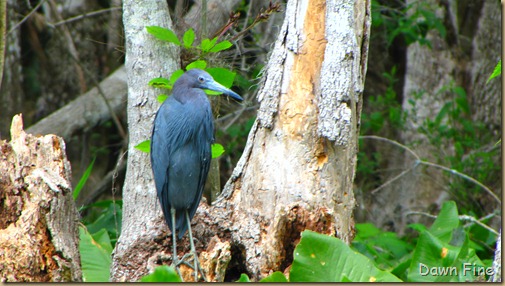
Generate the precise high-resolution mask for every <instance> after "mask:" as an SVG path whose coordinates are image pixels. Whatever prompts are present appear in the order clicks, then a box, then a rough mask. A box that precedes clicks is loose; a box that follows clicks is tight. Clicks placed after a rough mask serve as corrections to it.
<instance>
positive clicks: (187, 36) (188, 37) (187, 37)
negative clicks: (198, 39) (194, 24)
mask: <svg viewBox="0 0 505 286" xmlns="http://www.w3.org/2000/svg"><path fill="white" fill-rule="evenodd" d="M194 41H195V32H194V31H193V29H192V28H189V30H187V31H186V32H185V33H184V35H183V36H182V42H183V43H184V47H185V48H186V49H189V48H191V45H193V42H194Z"/></svg>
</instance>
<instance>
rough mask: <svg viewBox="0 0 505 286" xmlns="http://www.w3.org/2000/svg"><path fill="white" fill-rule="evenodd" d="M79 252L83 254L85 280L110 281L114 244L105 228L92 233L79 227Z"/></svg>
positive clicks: (82, 265) (83, 275)
mask: <svg viewBox="0 0 505 286" xmlns="http://www.w3.org/2000/svg"><path fill="white" fill-rule="evenodd" d="M79 238H80V240H79V252H80V254H81V267H82V277H83V281H84V282H108V281H109V276H110V275H109V269H110V264H111V253H112V245H111V243H110V239H109V235H108V233H107V231H106V230H105V229H102V230H100V231H98V232H97V233H95V234H93V235H91V234H90V233H89V232H88V230H86V228H84V227H82V226H81V227H79Z"/></svg>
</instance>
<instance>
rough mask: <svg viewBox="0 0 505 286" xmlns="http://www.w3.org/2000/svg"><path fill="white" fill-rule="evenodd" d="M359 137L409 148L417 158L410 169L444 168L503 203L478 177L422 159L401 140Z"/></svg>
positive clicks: (371, 136) (380, 187) (367, 136)
mask: <svg viewBox="0 0 505 286" xmlns="http://www.w3.org/2000/svg"><path fill="white" fill-rule="evenodd" d="M359 138H360V139H375V140H380V141H386V142H388V143H391V144H393V145H395V146H398V147H400V148H402V149H404V150H407V151H408V152H409V153H410V154H411V155H412V156H414V157H415V158H416V161H415V162H414V165H413V166H412V167H411V168H409V170H410V169H413V168H415V167H417V165H418V164H419V165H426V166H431V167H435V168H439V169H442V170H444V171H446V172H449V173H451V174H454V175H457V176H460V177H462V178H463V179H466V180H468V181H470V182H472V183H474V184H476V185H477V186H479V187H481V188H482V189H484V190H485V191H486V192H487V193H488V194H489V195H490V196H492V197H493V198H494V199H495V200H496V201H497V202H498V203H500V204H501V200H500V198H498V196H497V195H496V194H495V193H493V191H491V189H489V188H488V187H486V186H485V185H484V184H482V183H481V182H479V181H477V180H476V179H474V178H472V177H470V176H468V175H465V174H463V173H461V172H458V171H456V170H454V169H451V168H447V167H445V166H442V165H439V164H435V163H431V162H428V161H424V160H421V158H420V157H419V156H418V155H417V154H416V153H415V152H414V151H412V149H410V148H409V147H407V146H405V145H403V144H401V143H399V142H397V141H395V140H391V139H388V138H384V137H380V136H375V135H364V136H360V137H359ZM409 170H407V171H409ZM405 173H406V172H405V171H404V172H402V173H401V174H400V175H398V176H396V177H394V178H393V179H392V181H394V180H397V179H398V178H399V177H401V176H403V175H404V174H405ZM390 183H391V182H390V181H388V182H386V183H385V184H383V185H381V186H379V187H378V188H376V189H375V190H373V191H372V192H377V191H378V190H379V189H382V188H383V187H384V186H386V185H388V184H390Z"/></svg>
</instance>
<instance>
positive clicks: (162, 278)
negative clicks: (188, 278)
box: [140, 265, 182, 282]
mask: <svg viewBox="0 0 505 286" xmlns="http://www.w3.org/2000/svg"><path fill="white" fill-rule="evenodd" d="M140 282H182V280H181V278H180V277H179V275H177V272H176V271H175V269H174V268H173V267H169V266H167V265H161V266H158V267H156V268H155V269H154V272H153V273H151V274H149V275H146V276H144V277H142V278H140Z"/></svg>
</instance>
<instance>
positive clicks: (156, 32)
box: [146, 26, 181, 46]
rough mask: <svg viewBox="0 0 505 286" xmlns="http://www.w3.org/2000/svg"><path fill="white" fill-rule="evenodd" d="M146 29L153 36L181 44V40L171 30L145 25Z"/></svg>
mask: <svg viewBox="0 0 505 286" xmlns="http://www.w3.org/2000/svg"><path fill="white" fill-rule="evenodd" d="M146 30H147V32H148V33H149V34H151V35H153V36H155V37H156V38H158V39H160V40H162V41H165V42H169V43H174V44H176V45H178V46H180V45H181V42H180V41H179V39H178V38H177V35H176V34H175V33H174V32H173V31H172V30H169V29H166V28H163V27H159V26H146Z"/></svg>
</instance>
